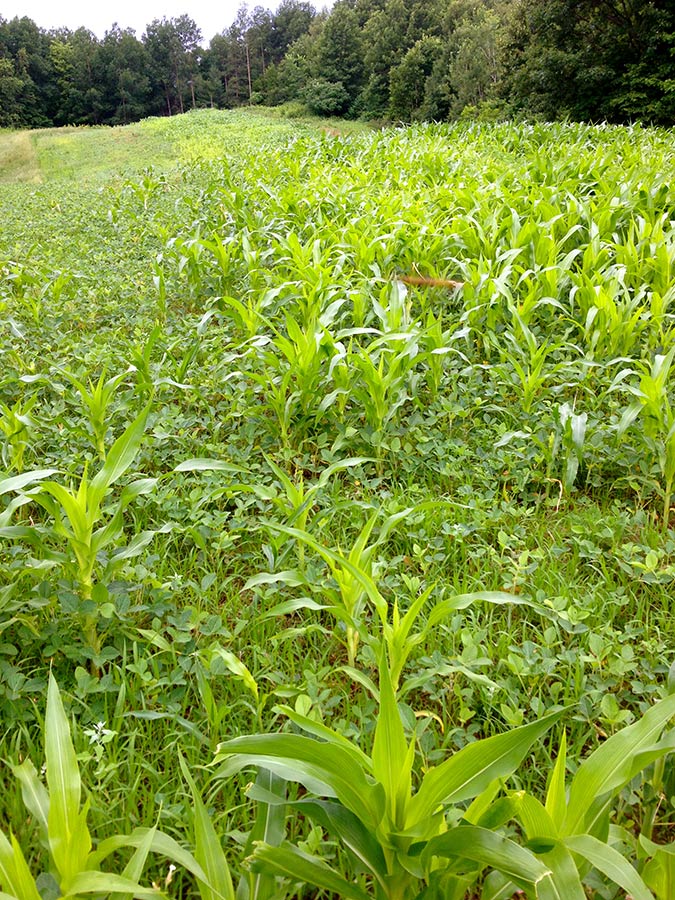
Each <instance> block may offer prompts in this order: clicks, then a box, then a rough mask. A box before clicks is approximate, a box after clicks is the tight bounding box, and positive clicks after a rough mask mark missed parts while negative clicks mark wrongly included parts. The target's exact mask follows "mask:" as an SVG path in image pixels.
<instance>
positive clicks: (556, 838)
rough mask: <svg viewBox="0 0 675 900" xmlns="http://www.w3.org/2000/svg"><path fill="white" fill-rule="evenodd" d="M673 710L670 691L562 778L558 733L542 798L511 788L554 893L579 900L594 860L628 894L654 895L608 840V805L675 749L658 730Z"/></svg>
mask: <svg viewBox="0 0 675 900" xmlns="http://www.w3.org/2000/svg"><path fill="white" fill-rule="evenodd" d="M674 715H675V696H673V695H671V696H669V697H667V698H665V699H664V700H661V701H660V702H659V703H657V704H656V705H654V706H653V707H651V708H650V709H649V710H647V712H646V713H644V715H643V716H642V718H641V719H639V720H638V721H637V722H635V723H634V724H633V725H629V726H628V727H627V728H624V729H622V730H621V731H619V732H617V733H616V734H614V735H612V736H611V737H610V738H608V739H607V740H606V741H605V742H604V743H602V744H601V745H600V746H599V747H598V748H597V749H596V750H594V751H593V753H591V755H590V756H588V757H587V758H586V759H585V760H583V761H582V762H581V764H580V765H579V766H578V768H577V770H576V772H575V774H574V776H573V778H572V779H571V782H570V784H569V785H566V783H565V781H566V779H565V772H566V761H567V754H566V742H565V736H564V734H563V737H562V740H561V742H560V746H559V750H558V758H557V760H556V763H555V765H554V767H553V770H552V771H551V776H550V779H549V784H548V790H547V793H546V798H545V802H544V803H541V801H539V800H538V799H537V798H535V797H533V796H532V795H531V794H530V793H528V792H527V791H522V792H517V793H515V794H511V795H510V797H511V801H512V804H513V809H514V814H515V817H516V818H517V820H518V821H519V822H520V824H521V825H522V827H523V830H524V832H525V835H526V837H527V840H528V846H529V847H530V849H532V851H533V852H534V853H535V854H536V855H537V856H538V857H539V858H540V859H541V860H542V862H544V863H545V864H546V865H547V866H549V867H550V868H551V870H552V872H553V875H552V879H553V881H554V883H555V884H556V886H557V888H558V890H559V892H560V893H559V896H561V897H565V898H566V900H567V898H569V900H583V898H585V897H586V893H585V891H584V887H583V880H584V878H585V877H586V875H587V873H588V870H589V867H593V868H595V869H597V870H598V871H599V872H601V873H602V874H603V875H605V876H606V877H607V878H609V879H610V880H611V881H614V882H615V883H616V884H618V885H619V886H620V887H622V888H623V889H624V890H625V891H628V893H629V894H630V895H631V896H632V897H633V898H634V900H652V894H651V893H650V891H649V889H648V887H647V886H646V884H645V883H644V882H643V881H642V879H641V878H640V877H639V875H638V873H637V872H636V870H635V869H634V868H633V866H632V865H631V864H630V863H629V862H628V861H627V860H626V859H625V858H624V856H623V855H622V854H621V853H620V852H619V851H618V850H617V849H616V848H615V847H613V846H612V842H611V839H610V812H611V808H612V805H613V803H614V802H615V800H616V797H617V796H618V794H619V793H620V791H621V790H623V788H625V787H626V786H627V785H628V784H629V782H631V781H632V780H633V779H634V778H636V777H637V776H638V775H639V774H640V773H641V772H643V770H644V769H645V768H647V767H648V766H649V765H650V764H651V763H654V762H656V761H658V760H660V759H662V758H663V757H664V756H665V755H666V754H668V753H670V752H672V751H673V749H675V732H674V731H673V730H670V731H668V732H666V734H665V735H662V732H663V730H664V728H665V726H666V725H667V723H668V721H669V720H670V719H672V718H673V716H674Z"/></svg>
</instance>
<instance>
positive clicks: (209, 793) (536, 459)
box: [0, 111, 675, 900]
mask: <svg viewBox="0 0 675 900" xmlns="http://www.w3.org/2000/svg"><path fill="white" fill-rule="evenodd" d="M10 137H13V136H11V135H10ZM7 139H8V138H7V135H6V134H3V135H2V140H5V141H6V140H7ZM35 147H36V148H37V152H38V160H39V165H40V171H41V172H42V177H43V178H44V181H43V182H42V183H41V184H37V185H35V184H16V183H15V184H7V185H3V187H2V190H1V192H0V214H1V215H2V220H3V223H4V228H3V232H2V235H1V236H0V302H1V303H2V305H3V322H4V324H3V331H2V335H1V337H0V341H1V344H0V350H1V352H2V359H3V367H2V371H3V375H2V389H1V392H0V401H1V403H0V431H1V432H2V467H3V469H4V472H3V476H2V479H0V493H1V495H2V500H3V506H2V511H1V512H0V540H1V541H2V543H1V545H0V546H1V556H0V564H1V566H2V575H3V587H2V588H1V592H0V616H1V618H0V629H1V631H0V634H1V643H0V715H1V717H2V723H3V729H2V739H1V740H2V749H1V751H0V756H2V758H3V759H5V760H6V761H7V766H6V769H5V774H4V775H3V778H5V779H6V785H7V789H6V790H5V791H3V796H2V800H0V803H1V804H2V811H3V821H6V822H8V823H10V824H11V828H12V830H13V832H14V833H15V835H16V839H17V842H18V844H17V846H18V845H21V846H22V847H23V848H24V852H25V855H26V857H27V862H26V865H27V867H29V868H30V869H31V870H32V871H33V872H35V873H41V874H40V877H41V879H42V880H41V881H40V882H39V883H38V884H37V887H35V888H34V890H35V891H37V896H40V895H41V896H43V897H46V896H57V895H58V894H57V893H54V892H55V891H56V890H60V891H61V893H62V894H63V895H64V896H66V895H68V896H70V895H72V896H75V895H76V894H79V893H87V892H99V893H103V892H104V884H103V883H102V882H101V880H100V879H98V878H92V879H90V881H87V879H84V880H83V876H82V874H81V871H80V870H78V869H77V865H79V864H80V863H81V867H82V871H94V870H98V869H100V867H101V866H102V865H103V861H104V856H105V854H103V853H102V852H101V853H100V854H99V855H98V856H96V854H94V856H93V857H92V856H91V855H90V851H91V846H88V847H85V849H84V850H82V847H84V846H85V844H86V843H87V841H89V840H90V838H88V837H87V838H86V839H85V838H83V837H82V834H83V831H82V827H81V825H77V823H78V822H80V823H81V822H82V821H83V816H85V815H87V811H86V808H85V811H84V812H82V811H81V807H80V780H82V782H83V783H84V784H86V785H87V790H88V794H87V797H88V804H89V805H88V822H89V828H90V829H91V833H92V834H95V835H96V839H97V840H98V841H99V842H101V844H99V845H96V846H97V847H98V849H99V850H100V846H103V848H104V849H109V848H113V849H110V850H109V854H108V858H112V859H114V860H117V859H118V857H117V856H115V855H114V854H115V853H118V855H119V861H120V864H119V866H118V868H117V869H116V870H115V871H116V872H117V873H118V874H119V876H120V877H124V878H126V879H127V881H126V882H124V883H122V882H113V881H110V882H109V884H108V892H109V893H112V892H117V893H125V892H126V893H127V895H131V894H133V893H134V891H135V892H136V895H139V894H138V890H137V889H135V888H133V886H130V885H131V884H132V882H135V881H137V880H139V879H141V880H142V881H143V883H144V884H145V885H146V886H148V885H150V884H151V883H152V882H153V881H154V882H156V883H157V884H158V885H160V887H161V888H162V890H165V891H166V893H167V894H168V895H170V896H191V895H194V892H195V891H199V892H200V895H201V896H202V897H204V898H212V897H229V896H234V891H235V888H234V887H232V883H231V882H230V880H229V879H230V876H229V875H227V877H225V875H223V874H222V873H223V872H225V871H226V870H225V868H224V862H223V857H222V853H223V852H224V853H225V854H226V856H227V858H228V859H229V863H230V867H231V869H232V873H233V874H232V878H234V884H235V886H236V885H237V884H238V885H239V886H238V888H237V889H236V890H237V897H239V898H241V897H244V898H246V897H249V896H254V895H255V896H258V897H263V896H265V897H270V898H272V897H284V896H288V897H296V896H329V895H336V896H343V897H347V896H354V897H362V896H374V897H387V898H394V897H401V898H408V897H411V898H412V897H418V896H419V897H420V898H421V897H424V898H427V900H428V898H435V897H439V898H440V897H447V898H459V900H461V898H464V897H465V896H467V897H468V896H482V897H484V898H490V897H492V898H497V897H503V898H508V897H511V896H513V895H514V893H515V892H516V889H521V890H523V891H525V892H526V894H527V896H531V897H566V898H573V897H583V896H586V895H588V894H590V895H592V896H597V897H603V898H612V897H625V896H626V893H627V892H628V893H630V894H631V895H632V896H633V897H649V896H655V897H657V898H666V897H669V896H671V894H669V893H668V892H669V891H670V887H669V885H670V881H668V879H669V878H671V868H670V866H671V862H670V860H671V859H672V854H671V853H670V850H669V849H662V848H663V847H666V848H668V846H669V842H670V840H671V834H670V829H671V822H672V817H673V802H674V801H673V797H674V796H675V786H674V785H673V774H672V769H671V767H670V766H669V763H668V758H667V757H666V756H665V754H666V753H667V752H668V751H669V749H670V747H671V745H672V736H671V734H670V733H669V732H666V733H665V735H664V736H663V737H660V735H661V732H662V730H663V728H664V726H666V725H667V722H668V721H669V719H670V717H671V715H672V709H671V708H672V705H673V701H672V696H671V694H670V690H671V687H672V684H671V682H672V675H671V674H670V666H671V663H672V647H673V631H674V626H673V615H672V609H671V606H672V596H673V580H674V579H673V576H674V574H675V532H674V531H673V528H672V492H673V479H674V477H675V408H674V407H673V381H672V376H671V371H672V369H673V360H674V358H675V341H674V340H673V305H672V302H673V298H674V297H675V281H674V278H673V270H674V267H675V232H674V229H673V220H674V219H675V193H674V192H673V188H672V183H673V176H674V174H675V151H674V150H673V146H672V137H671V136H670V135H669V134H668V133H667V132H665V131H658V130H647V129H641V128H638V127H634V128H630V129H625V128H609V127H588V126H563V125H555V126H554V125H550V126H549V125H513V124H508V123H506V124H499V125H479V124H460V125H452V126H450V125H446V126H418V127H414V128H406V129H388V130H384V131H381V132H370V131H365V130H363V131H360V130H356V131H354V132H353V133H350V134H343V133H340V132H339V131H338V130H337V129H335V128H333V127H332V126H329V127H328V128H327V129H325V128H324V129H321V128H319V127H318V126H317V124H316V123H310V122H297V121H294V122H291V121H288V120H284V119H281V118H271V117H268V116H266V115H265V114H256V115H251V114H248V113H220V112H215V111H201V112H198V113H192V114H189V115H187V116H184V117H177V118H174V119H172V120H148V121H147V122H144V123H141V124H140V125H138V126H133V127H130V128H128V129H114V130H112V131H110V132H108V131H105V130H99V129H93V130H81V129H76V130H74V131H72V132H70V133H68V134H54V135H52V136H50V135H49V134H48V133H43V136H38V137H37V138H36V142H35ZM119 147H131V148H132V149H130V150H128V151H127V150H126V149H125V150H124V151H120V150H119V149H118V148H119ZM120 153H123V154H124V161H123V162H122V156H121V155H120ZM127 153H128V155H126V154H127ZM171 160H173V161H171ZM120 166H121V168H120ZM78 172H80V174H81V177H80V174H78ZM449 282H458V283H459V285H458V286H451V285H449V284H447V283H449ZM50 671H51V673H52V675H53V676H54V679H55V681H54V682H53V683H52V685H51V687H50V689H49V690H50V702H49V704H48V705H47V707H45V703H46V695H47V687H48V681H49V675H50ZM57 682H58V684H59V686H60V692H61V693H60V697H59V694H58V691H57V688H56V683H57ZM60 698H62V699H60ZM658 701H660V702H658ZM63 704H65V712H64V706H63ZM45 708H46V713H45ZM69 723H71V728H72V735H73V741H74V749H73V747H72V745H70V743H69V741H70V738H69V737H68V730H69ZM300 732H304V735H301V734H300ZM610 736H612V737H611V738H610ZM608 738H609V739H608ZM43 745H44V746H45V750H46V753H47V758H46V766H47V787H48V789H49V793H50V796H51V797H52V800H51V805H50V807H49V809H50V812H49V813H47V812H46V809H47V805H46V804H47V801H46V800H45V796H44V794H43V792H44V788H41V787H40V786H39V785H40V784H41V782H39V776H38V775H37V774H35V772H34V771H33V770H30V771H29V770H28V769H27V768H25V766H26V763H25V762H24V761H25V760H26V759H31V760H33V762H34V763H35V765H39V763H40V761H41V760H42V759H43ZM453 760H455V761H454V762H453ZM583 760H586V762H584V763H583V765H582V761H583ZM214 761H215V762H214ZM19 763H22V765H23V766H24V768H22V767H21V766H20V765H19ZM256 765H257V766H259V767H260V771H259V774H258V776H257V779H256V782H255V785H254V786H253V787H250V788H249V789H248V792H245V790H244V788H245V785H246V783H247V781H248V780H249V779H250V777H251V772H252V771H254V770H255V766H256ZM12 767H14V772H15V773H16V774H18V776H19V780H18V782H17V781H15V779H14V775H13V773H12ZM242 769H243V773H242V774H239V772H240V770H242ZM346 770H347V771H350V772H352V773H353V783H352V784H351V786H350V785H348V784H345V783H344V780H343V775H344V771H346ZM59 771H60V772H64V771H65V772H68V773H70V774H69V783H70V784H71V787H72V790H71V792H70V794H66V795H64V797H62V798H61V799H60V800H59V799H58V798H59V797H60V794H59V784H62V783H64V780H63V779H62V780H61V781H59V778H58V777H57V774H55V773H56V772H59ZM36 779H37V782H36ZM65 781H68V779H65ZM36 784H38V786H37V787H36ZM566 784H567V790H566V789H565V785H566ZM298 785H299V787H298ZM73 786H75V787H73ZM359 786H360V787H359ZM21 788H23V798H22V791H21ZM200 795H201V796H203V798H204V803H202V801H201V800H200V799H199V796H200ZM31 797H32V799H31ZM36 797H37V798H38V801H39V802H38V801H36V799H35V798H36ZM54 798H56V799H54ZM24 802H25V803H26V806H27V808H28V810H29V812H30V815H29V817H26V814H25V812H24V806H23V803H24ZM36 804H37V805H36ZM52 808H54V810H55V812H53V813H52V812H51V809H52ZM59 816H60V817H61V818H60V819H59ZM50 817H52V818H53V821H52V818H50ZM59 822H60V823H61V826H62V830H63V829H65V832H67V833H68V834H69V835H70V837H69V838H68V840H72V842H73V843H72V844H71V845H70V846H71V851H66V852H65V856H64V851H63V847H62V846H61V845H59V839H58V838H55V837H54V835H55V834H58V833H59V827H60V826H59V824H58V823H59ZM64 823H65V824H64ZM134 829H136V830H135V831H134ZM87 834H89V831H87ZM40 835H41V839H40ZM116 835H126V836H127V837H125V838H124V839H123V838H118V837H115V836H116ZM106 840H107V841H108V843H107V844H106V843H105V841H106ZM78 841H80V843H81V846H80V849H79V850H78V851H77V853H79V854H80V855H79V856H77V853H76V852H75V850H74V849H73V848H75V847H76V845H77V843H78ZM116 841H117V843H116ZM256 841H265V842H266V843H264V844H257V845H256V843H255V842H256ZM282 841H285V843H282ZM125 842H126V843H125ZM221 846H222V848H223V850H220V849H219V848H220V847H221ZM123 847H127V856H126V857H124V856H123V853H122V852H121V851H122V848H123ZM129 848H131V849H129ZM132 851H133V853H132ZM169 851H170V852H169ZM110 854H113V856H112V857H110ZM172 854H173V857H172ZM219 854H220V855H219ZM251 855H252V860H251V861H250V862H249V863H248V864H244V862H243V861H244V858H245V857H251ZM71 857H72V859H75V858H76V857H77V859H79V860H80V863H77V864H76V862H73V863H72V865H71V864H70V863H66V862H64V860H66V861H67V860H68V859H71ZM18 858H19V857H18V850H17V849H16V847H12V845H11V844H9V843H8V842H6V846H5V845H4V844H1V843H0V879H1V878H3V877H4V878H5V882H6V883H3V882H2V881H0V884H1V885H2V888H3V889H4V890H5V891H6V892H9V893H10V895H11V894H12V891H14V892H15V895H16V896H21V897H23V896H35V895H34V894H30V893H29V892H28V889H27V888H25V889H24V888H21V890H24V891H25V892H24V893H23V894H22V893H21V891H20V889H19V887H17V886H16V885H18V884H23V882H20V881H19V879H20V878H22V877H24V875H25V873H24V870H23V869H20V864H19V863H16V859H18ZM172 858H173V864H174V865H176V866H177V870H176V871H175V872H174V871H173V870H171V871H170V872H169V871H168V869H167V859H169V860H171V859H172ZM10 859H13V860H14V862H13V863H11V864H12V865H15V866H19V868H17V869H16V872H15V873H14V875H11V874H10V876H8V875H7V874H6V873H7V871H9V866H10V862H8V860H10ZM628 860H630V862H628ZM3 861H4V865H5V869H4V870H3V868H2V866H3ZM200 866H201V869H200V868H199V867H200ZM491 870H494V871H492V872H491V874H490V871H491ZM3 871H4V872H5V874H4V875H3ZM12 871H13V870H12ZM110 871H112V869H110ZM217 872H219V873H220V880H218V879H219V876H218V875H217V874H216V873H217ZM638 872H639V873H640V877H639V876H638ZM22 873H23V874H22ZM25 877H26V878H28V876H27V875H26V876H25ZM10 878H13V879H14V881H10V880H9V879H10ZM78 879H79V880H78ZM239 879H241V880H239ZM27 883H28V882H26V884H27ZM303 884H304V885H306V886H305V887H303V886H302V885H303ZM582 884H583V887H582ZM88 885H89V887H88ZM617 885H618V886H617ZM55 886H56V887H55ZM650 890H651V892H652V893H651V894H650ZM49 891H52V893H51V894H50V893H49ZM191 891H192V894H191V893H190V892H191ZM317 891H318V893H317Z"/></svg>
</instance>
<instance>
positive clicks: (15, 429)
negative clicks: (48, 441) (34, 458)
mask: <svg viewBox="0 0 675 900" xmlns="http://www.w3.org/2000/svg"><path fill="white" fill-rule="evenodd" d="M36 403H37V396H36V395H35V394H34V395H33V396H32V397H28V399H27V400H25V401H21V400H17V401H16V402H15V403H13V404H11V406H10V405H9V404H8V403H2V402H0V431H2V433H3V435H4V438H5V440H4V442H3V445H2V462H3V465H4V466H5V467H6V468H7V469H13V470H14V471H15V472H16V473H17V474H19V473H21V472H22V471H23V458H24V455H25V452H26V449H27V448H28V447H29V446H30V440H31V438H32V437H33V435H34V431H35V427H36V422H35V419H34V418H33V417H32V416H31V410H32V409H33V408H34V406H35V404H36Z"/></svg>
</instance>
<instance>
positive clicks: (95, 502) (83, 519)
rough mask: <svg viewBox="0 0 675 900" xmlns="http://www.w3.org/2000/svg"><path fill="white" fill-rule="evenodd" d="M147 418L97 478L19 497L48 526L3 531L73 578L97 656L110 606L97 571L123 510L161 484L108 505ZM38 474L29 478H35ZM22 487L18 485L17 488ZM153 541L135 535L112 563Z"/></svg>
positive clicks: (117, 446) (127, 434)
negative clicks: (43, 515) (59, 550)
mask: <svg viewBox="0 0 675 900" xmlns="http://www.w3.org/2000/svg"><path fill="white" fill-rule="evenodd" d="M148 413H149V407H146V409H144V410H143V412H141V414H140V415H139V416H138V417H137V418H136V419H135V420H134V421H133V422H132V423H131V425H129V427H128V428H127V429H126V431H124V432H123V434H121V435H120V437H119V438H117V440H116V441H115V443H114V444H113V445H112V447H111V448H110V450H109V451H108V453H107V454H106V456H105V459H104V461H103V465H102V466H101V468H100V469H99V470H98V472H97V473H96V474H95V475H94V477H93V478H90V477H89V475H88V472H87V470H86V468H85V470H84V472H83V473H82V476H81V478H80V482H79V485H77V487H74V486H73V487H67V486H65V485H63V484H61V483H59V482H57V481H53V480H49V479H47V480H40V481H39V484H38V485H37V487H34V488H32V489H31V491H30V492H29V493H27V494H25V495H24V497H23V498H21V505H24V504H25V503H26V502H28V501H33V502H35V503H37V504H38V505H39V506H41V507H42V508H43V509H44V510H45V511H46V512H47V514H48V515H49V517H50V520H51V524H50V525H45V526H40V525H14V526H12V525H5V526H4V527H2V528H0V537H5V538H9V539H11V540H22V541H26V542H28V543H30V544H32V545H33V546H36V547H37V548H38V549H40V550H41V551H42V553H43V554H44V557H45V558H47V559H50V558H51V559H53V560H54V561H56V562H60V563H61V564H62V565H63V566H64V568H65V569H66V571H68V572H69V573H70V574H71V575H72V576H73V578H74V580H75V582H76V584H77V587H78V591H79V594H80V599H81V600H82V601H83V602H84V604H85V607H86V608H87V609H88V611H87V612H86V613H85V614H84V618H83V629H84V635H85V638H86V640H87V642H88V643H89V645H90V647H91V648H92V650H93V651H94V653H95V654H97V653H98V652H99V650H100V635H99V633H98V622H99V616H100V615H101V611H102V609H101V605H102V603H105V602H106V601H107V590H106V588H105V585H104V584H103V583H96V582H95V574H96V571H97V568H98V567H100V565H101V563H100V562H99V554H100V553H102V552H103V551H104V550H105V549H106V548H108V547H110V546H111V545H115V544H117V543H118V542H119V540H120V538H121V536H122V535H123V532H124V511H125V510H126V508H127V507H128V506H129V504H130V503H132V502H133V501H134V500H135V499H136V498H137V497H139V496H141V495H142V494H146V493H148V492H149V491H151V490H152V489H153V488H154V487H155V485H156V483H157V479H154V478H145V479H141V480H138V481H135V482H132V483H131V484H129V485H127V486H126V487H125V488H124V489H123V490H122V491H121V493H120V494H119V496H118V497H117V499H116V500H115V501H114V503H113V504H111V505H109V506H106V504H105V499H106V496H107V494H108V492H109V490H110V488H111V487H112V486H113V485H114V484H115V483H116V482H117V481H119V479H120V478H121V477H122V475H124V473H125V472H126V471H127V470H128V469H129V468H130V467H131V465H132V464H133V462H134V460H135V458H136V456H137V454H138V451H139V449H140V446H141V443H142V440H143V434H144V431H145V425H146V421H147V417H148ZM39 474H40V473H26V475H33V477H34V478H36V477H37V476H38V475H39ZM22 487H23V485H19V486H18V487H17V489H18V490H21V488H22ZM153 536H154V532H141V533H140V534H138V535H136V536H135V537H134V538H133V539H132V541H131V542H130V543H129V544H128V545H127V546H126V547H125V548H124V549H123V550H120V551H119V552H118V553H117V554H116V555H115V556H113V557H111V560H110V563H111V564H112V565H115V564H117V563H119V562H121V561H122V560H125V559H130V558H132V557H134V556H136V555H138V553H140V552H141V550H142V549H143V548H144V547H145V546H146V545H147V544H148V543H149V541H150V540H151V539H152V537H153ZM54 538H55V539H56V540H57V541H60V542H61V543H63V544H65V548H66V550H65V554H57V555H56V556H54V554H53V551H52V549H51V543H52V541H53V539H54Z"/></svg>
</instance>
